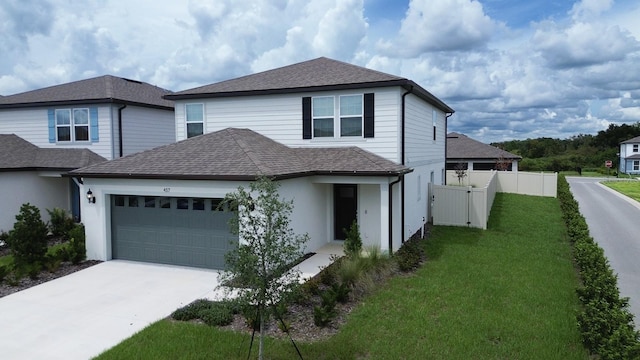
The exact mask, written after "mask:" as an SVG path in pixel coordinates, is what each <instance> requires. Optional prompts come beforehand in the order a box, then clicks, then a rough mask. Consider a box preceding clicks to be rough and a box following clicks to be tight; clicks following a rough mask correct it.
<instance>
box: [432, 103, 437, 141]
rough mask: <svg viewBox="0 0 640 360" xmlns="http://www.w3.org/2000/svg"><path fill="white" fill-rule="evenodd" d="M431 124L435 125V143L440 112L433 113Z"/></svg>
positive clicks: (433, 111)
mask: <svg viewBox="0 0 640 360" xmlns="http://www.w3.org/2000/svg"><path fill="white" fill-rule="evenodd" d="M431 122H432V124H433V141H436V133H437V130H438V128H437V125H438V112H437V111H435V110H432V111H431Z"/></svg>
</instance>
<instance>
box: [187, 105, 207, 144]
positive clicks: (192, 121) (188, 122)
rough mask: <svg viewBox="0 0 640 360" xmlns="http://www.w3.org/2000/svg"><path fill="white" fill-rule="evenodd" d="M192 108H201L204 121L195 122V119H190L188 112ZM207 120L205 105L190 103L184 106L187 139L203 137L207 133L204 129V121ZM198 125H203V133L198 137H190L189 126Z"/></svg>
mask: <svg viewBox="0 0 640 360" xmlns="http://www.w3.org/2000/svg"><path fill="white" fill-rule="evenodd" d="M191 106H200V108H201V109H202V119H199V120H194V119H191V120H190V119H189V111H188V110H187V109H188V108H189V107H191ZM205 118H206V116H205V109H204V103H188V104H184V131H185V138H187V139H188V138H190V137H194V136H198V135H202V134H204V133H205V132H206V131H205V127H204V123H205V121H204V119H205ZM196 124H201V125H202V133H201V134H197V135H193V136H189V125H196Z"/></svg>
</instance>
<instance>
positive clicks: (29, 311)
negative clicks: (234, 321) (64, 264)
mask: <svg viewBox="0 0 640 360" xmlns="http://www.w3.org/2000/svg"><path fill="white" fill-rule="evenodd" d="M217 281H218V272H217V271H215V270H207V269H195V268H186V267H177V266H168V265H157V264H145V263H135V262H128V261H120V260H113V261H107V262H103V263H100V264H97V265H94V266H92V267H90V268H87V269H84V270H81V271H78V272H76V273H73V274H70V275H67V276H64V277H61V278H58V279H55V280H52V281H50V282H47V283H44V284H41V285H38V286H35V287H32V288H29V289H26V290H23V291H20V292H17V293H14V294H11V295H8V296H5V297H3V298H0V328H1V329H2V336H0V351H1V355H0V357H1V358H2V359H88V358H91V357H93V356H96V355H98V354H100V353H101V352H103V351H104V350H106V349H109V348H111V347H112V346H114V345H116V344H118V343H119V342H121V341H122V340H124V339H126V338H128V337H130V336H131V335H133V334H134V333H136V332H138V331H140V330H142V329H143V328H144V327H146V326H147V325H149V324H151V323H153V322H155V321H157V320H160V319H162V318H164V317H166V316H168V315H169V314H171V312H173V311H174V310H175V309H177V308H178V307H181V306H184V305H186V304H188V303H190V302H192V301H193V300H195V299H199V298H210V299H214V298H220V294H219V293H217V292H216V291H215V288H216V287H217V285H218V282H217Z"/></svg>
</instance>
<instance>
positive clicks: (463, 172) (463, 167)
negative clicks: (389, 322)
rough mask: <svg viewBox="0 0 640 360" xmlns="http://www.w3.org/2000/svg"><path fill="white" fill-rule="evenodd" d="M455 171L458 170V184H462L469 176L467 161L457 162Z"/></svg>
mask: <svg viewBox="0 0 640 360" xmlns="http://www.w3.org/2000/svg"><path fill="white" fill-rule="evenodd" d="M454 171H455V172H456V176H457V177H458V184H459V185H462V180H463V179H464V178H465V177H467V164H466V163H457V164H456V166H455V168H454Z"/></svg>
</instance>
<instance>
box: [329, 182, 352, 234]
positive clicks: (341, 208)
mask: <svg viewBox="0 0 640 360" xmlns="http://www.w3.org/2000/svg"><path fill="white" fill-rule="evenodd" d="M357 211H358V185H351V184H335V185H333V213H334V217H335V218H334V222H333V223H334V224H335V226H334V229H335V238H336V240H344V239H345V238H346V236H345V229H349V227H350V226H351V223H352V222H353V221H355V220H356V218H357Z"/></svg>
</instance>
